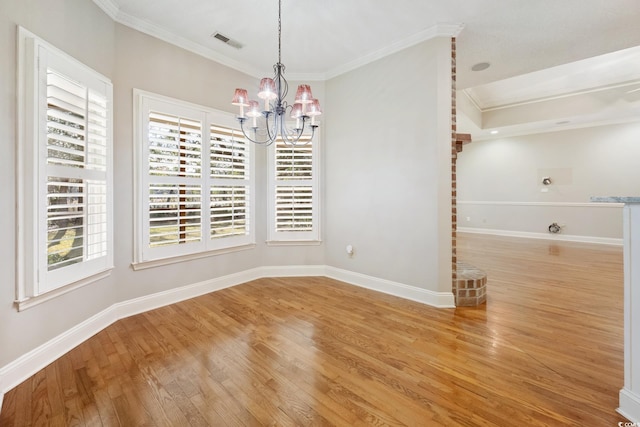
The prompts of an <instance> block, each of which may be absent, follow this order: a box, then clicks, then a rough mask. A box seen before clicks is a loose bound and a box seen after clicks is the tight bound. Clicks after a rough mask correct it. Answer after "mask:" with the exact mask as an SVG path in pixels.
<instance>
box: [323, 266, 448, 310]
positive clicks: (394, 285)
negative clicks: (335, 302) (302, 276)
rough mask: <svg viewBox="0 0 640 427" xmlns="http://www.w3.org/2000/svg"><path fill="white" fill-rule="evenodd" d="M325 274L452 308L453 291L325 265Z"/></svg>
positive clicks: (424, 302) (412, 299) (401, 296)
mask: <svg viewBox="0 0 640 427" xmlns="http://www.w3.org/2000/svg"><path fill="white" fill-rule="evenodd" d="M326 276H327V277H330V278H332V279H336V280H340V281H342V282H346V283H349V284H351V285H356V286H360V287H362V288H366V289H370V290H373V291H377V292H382V293H385V294H390V295H394V296H397V297H400V298H404V299H408V300H411V301H416V302H419V303H422V304H427V305H430V306H433V307H438V308H454V307H455V302H454V298H453V292H434V291H429V290H427V289H422V288H417V287H415V286H409V285H405V284H403V283H398V282H392V281H390V280H386V279H380V278H378V277H373V276H367V275H365V274H361V273H355V272H353V271H349V270H342V269H340V268H335V267H326Z"/></svg>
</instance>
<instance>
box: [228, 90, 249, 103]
mask: <svg viewBox="0 0 640 427" xmlns="http://www.w3.org/2000/svg"><path fill="white" fill-rule="evenodd" d="M231 105H239V106H241V107H248V106H249V94H248V93H247V90H246V89H236V92H235V93H234V94H233V99H232V100H231Z"/></svg>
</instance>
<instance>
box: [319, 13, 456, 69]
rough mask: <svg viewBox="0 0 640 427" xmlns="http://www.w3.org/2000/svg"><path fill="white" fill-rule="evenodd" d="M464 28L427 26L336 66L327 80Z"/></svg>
mask: <svg viewBox="0 0 640 427" xmlns="http://www.w3.org/2000/svg"><path fill="white" fill-rule="evenodd" d="M463 29H464V24H436V25H434V26H433V27H430V28H427V29H426V30H423V31H421V32H419V33H417V34H414V35H412V36H411V37H407V38H406V39H402V40H399V41H397V42H395V43H393V44H390V45H389V46H387V47H384V48H382V49H379V50H377V51H375V52H372V53H370V54H368V55H365V56H362V57H360V58H357V59H355V60H353V61H351V62H347V63H346V64H344V65H341V66H339V67H335V68H333V69H331V70H329V71H328V72H327V73H326V76H325V80H329V79H332V78H334V77H337V76H339V75H341V74H344V73H347V72H349V71H352V70H355V69H356V68H360V67H362V66H364V65H367V64H369V63H371V62H373V61H377V60H378V59H382V58H384V57H385V56H389V55H391V54H394V53H396V52H399V51H401V50H404V49H407V48H409V47H411V46H414V45H416V44H418V43H422V42H424V41H427V40H431V39H434V38H436V37H457V36H458V34H460V32H462V30H463Z"/></svg>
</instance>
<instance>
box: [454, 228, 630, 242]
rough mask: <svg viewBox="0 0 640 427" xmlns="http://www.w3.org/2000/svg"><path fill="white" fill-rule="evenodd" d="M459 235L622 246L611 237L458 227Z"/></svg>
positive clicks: (620, 240) (619, 240)
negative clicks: (485, 235) (469, 234)
mask: <svg viewBox="0 0 640 427" xmlns="http://www.w3.org/2000/svg"><path fill="white" fill-rule="evenodd" d="M458 232H459V233H471V234H489V235H493V236H505V237H522V238H525V239H542V240H560V241H565V242H581V243H595V244H599V245H616V246H622V239H621V238H620V239H616V238H612V237H595V236H576V235H570V234H550V233H533V232H529V231H511V230H495V229H491V228H475V227H458Z"/></svg>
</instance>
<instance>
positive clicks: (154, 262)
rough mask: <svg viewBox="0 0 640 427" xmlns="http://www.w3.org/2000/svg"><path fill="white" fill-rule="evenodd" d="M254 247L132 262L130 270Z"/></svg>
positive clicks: (250, 245) (240, 247)
mask: <svg viewBox="0 0 640 427" xmlns="http://www.w3.org/2000/svg"><path fill="white" fill-rule="evenodd" d="M255 247H256V245H255V243H250V244H248V245H241V246H234V247H230V248H224V249H214V250H212V251H204V252H197V253H193V254H187V255H180V256H174V257H170V258H160V259H155V260H152V261H140V262H132V263H131V268H133V269H134V270H135V271H138V270H145V269H147V268H154V267H160V266H162V265H170V264H175V263H178V262H184V261H191V260H194V259H200V258H207V257H210V256H214V255H223V254H230V253H233V252H240V251H246V250H248V249H255Z"/></svg>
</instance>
